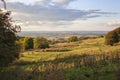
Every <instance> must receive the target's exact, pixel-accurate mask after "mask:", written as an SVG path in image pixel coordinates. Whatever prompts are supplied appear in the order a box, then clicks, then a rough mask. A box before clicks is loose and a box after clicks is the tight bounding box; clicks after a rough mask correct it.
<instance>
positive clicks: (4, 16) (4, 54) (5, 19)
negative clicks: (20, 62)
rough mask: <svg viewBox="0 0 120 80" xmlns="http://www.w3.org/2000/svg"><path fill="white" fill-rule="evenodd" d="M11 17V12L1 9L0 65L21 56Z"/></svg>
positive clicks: (4, 64)
mask: <svg viewBox="0 0 120 80" xmlns="http://www.w3.org/2000/svg"><path fill="white" fill-rule="evenodd" d="M15 31H16V29H15V27H13V25H12V23H11V18H10V12H8V11H7V12H4V11H2V10H0V67H4V66H8V65H9V64H10V63H12V62H13V61H14V60H16V59H18V58H19V46H18V45H17V44H16V40H17V35H16V34H15Z"/></svg>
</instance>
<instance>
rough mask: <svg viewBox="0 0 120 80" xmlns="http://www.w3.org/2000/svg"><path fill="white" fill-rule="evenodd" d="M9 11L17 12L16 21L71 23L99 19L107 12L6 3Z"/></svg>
mask: <svg viewBox="0 0 120 80" xmlns="http://www.w3.org/2000/svg"><path fill="white" fill-rule="evenodd" d="M8 7H9V9H11V10H12V11H13V12H14V11H15V12H17V14H16V15H15V16H16V17H17V16H18V17H17V18H18V19H22V20H29V21H31V20H32V21H73V20H76V19H80V20H83V19H89V18H94V17H100V16H103V15H106V14H110V13H107V12H102V11H100V10H87V11H85V10H74V9H66V8H63V7H57V6H55V5H54V6H52V5H48V6H43V5H32V6H31V5H24V4H22V3H8Z"/></svg>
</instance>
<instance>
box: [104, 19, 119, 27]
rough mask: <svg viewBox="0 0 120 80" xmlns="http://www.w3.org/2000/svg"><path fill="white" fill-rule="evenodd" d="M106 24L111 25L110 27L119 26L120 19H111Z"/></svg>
mask: <svg viewBox="0 0 120 80" xmlns="http://www.w3.org/2000/svg"><path fill="white" fill-rule="evenodd" d="M106 26H110V27H117V26H120V20H113V21H110V22H108V23H107V24H106Z"/></svg>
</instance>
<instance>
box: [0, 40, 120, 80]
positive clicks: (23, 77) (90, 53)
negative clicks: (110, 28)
mask: <svg viewBox="0 0 120 80" xmlns="http://www.w3.org/2000/svg"><path fill="white" fill-rule="evenodd" d="M0 80H120V43H118V44H115V45H114V46H109V45H105V44H104V38H95V39H86V40H80V41H77V42H71V43H67V42H66V43H57V44H53V45H51V48H48V49H42V50H41V49H37V50H29V51H25V52H21V56H20V59H19V60H17V61H15V62H14V63H13V64H11V65H10V66H9V67H6V68H3V69H2V71H1V72H0Z"/></svg>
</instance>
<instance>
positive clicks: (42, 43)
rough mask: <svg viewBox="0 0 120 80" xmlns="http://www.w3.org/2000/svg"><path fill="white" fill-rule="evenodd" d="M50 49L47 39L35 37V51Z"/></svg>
mask: <svg viewBox="0 0 120 80" xmlns="http://www.w3.org/2000/svg"><path fill="white" fill-rule="evenodd" d="M45 48H49V42H48V40H47V39H46V38H43V37H35V38H34V49H45Z"/></svg>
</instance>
